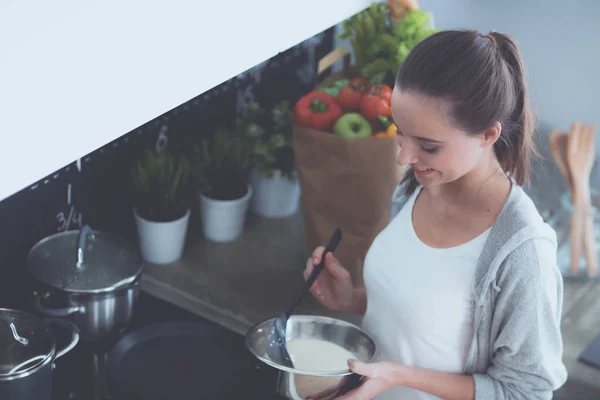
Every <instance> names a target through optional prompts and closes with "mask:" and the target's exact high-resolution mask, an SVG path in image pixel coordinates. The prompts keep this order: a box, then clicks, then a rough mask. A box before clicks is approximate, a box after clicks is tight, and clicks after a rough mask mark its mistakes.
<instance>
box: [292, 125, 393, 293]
mask: <svg viewBox="0 0 600 400" xmlns="http://www.w3.org/2000/svg"><path fill="white" fill-rule="evenodd" d="M293 144H294V152H295V158H296V167H297V170H298V179H299V182H300V186H301V192H302V197H301V205H302V210H303V213H304V224H305V234H306V243H307V246H308V248H307V251H308V254H309V255H310V254H312V252H313V250H314V249H315V248H316V247H317V246H324V245H325V244H326V243H327V241H328V240H329V238H330V237H331V235H332V233H333V231H334V230H335V228H338V227H339V228H340V229H341V230H342V241H341V242H340V244H339V246H338V248H337V250H336V251H335V256H336V257H337V258H338V259H339V260H340V262H341V263H342V265H343V266H344V267H345V268H346V269H348V270H349V271H350V273H351V275H352V278H353V280H354V282H355V283H356V284H359V285H362V283H363V281H362V268H363V262H364V258H365V255H366V253H367V250H368V249H369V247H370V245H371V243H372V242H373V240H374V238H375V236H376V235H377V234H378V233H379V232H380V231H381V230H382V229H383V228H384V227H385V225H386V224H387V222H388V219H389V216H390V204H391V198H392V193H393V191H394V189H395V187H396V186H397V185H398V183H399V182H400V179H401V174H402V168H401V167H399V166H398V165H397V164H396V155H397V151H398V145H397V143H396V138H394V137H367V138H343V137H340V136H337V135H334V134H333V133H330V132H323V131H319V130H314V129H310V128H306V127H302V126H299V125H294V128H293Z"/></svg>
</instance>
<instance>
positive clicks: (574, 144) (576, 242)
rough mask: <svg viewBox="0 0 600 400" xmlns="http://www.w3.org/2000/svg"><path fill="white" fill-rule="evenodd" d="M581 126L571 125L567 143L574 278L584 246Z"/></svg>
mask: <svg viewBox="0 0 600 400" xmlns="http://www.w3.org/2000/svg"><path fill="white" fill-rule="evenodd" d="M580 125H581V124H579V123H577V122H575V123H573V124H571V130H570V131H569V137H568V141H567V161H568V163H569V170H570V171H571V179H572V181H571V182H572V204H573V207H574V211H573V214H572V215H571V273H572V274H573V275H574V276H577V275H579V260H580V259H581V246H582V230H581V228H582V226H581V218H580V215H579V212H578V211H579V210H580V209H581V208H582V206H583V204H581V200H580V198H581V194H580V187H581V177H580V176H581V173H582V172H583V169H584V167H585V164H584V163H582V161H581V160H583V158H582V154H581V150H580V129H581V128H580Z"/></svg>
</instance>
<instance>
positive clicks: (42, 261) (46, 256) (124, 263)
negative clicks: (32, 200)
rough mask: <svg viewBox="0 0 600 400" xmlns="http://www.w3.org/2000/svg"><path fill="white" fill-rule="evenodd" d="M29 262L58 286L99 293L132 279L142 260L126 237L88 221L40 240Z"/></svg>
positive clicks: (33, 269)
mask: <svg viewBox="0 0 600 400" xmlns="http://www.w3.org/2000/svg"><path fill="white" fill-rule="evenodd" d="M27 266H28V268H29V270H30V271H31V273H32V275H33V276H34V277H35V278H36V279H38V280H40V281H41V282H43V283H45V284H47V285H49V286H52V287H54V288H56V289H60V290H64V291H68V292H78V293H82V292H83V293H98V292H107V291H112V290H114V289H116V288H118V287H120V286H123V285H127V284H129V283H131V282H133V281H134V280H135V279H136V278H137V276H138V275H139V274H140V273H141V271H142V268H143V261H142V258H141V257H140V255H139V253H138V251H137V249H136V248H135V247H134V246H132V245H131V244H130V243H129V242H127V241H126V240H124V239H122V238H120V237H118V236H115V235H112V234H109V233H105V232H99V231H94V230H92V229H91V228H90V227H89V226H87V225H85V226H84V227H83V228H81V230H70V231H65V232H61V233H56V234H54V235H52V236H49V237H47V238H44V239H42V240H41V241H39V242H38V243H37V244H36V245H35V246H34V247H33V248H32V249H31V250H30V252H29V255H28V257H27Z"/></svg>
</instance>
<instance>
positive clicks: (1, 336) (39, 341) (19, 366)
mask: <svg viewBox="0 0 600 400" xmlns="http://www.w3.org/2000/svg"><path fill="white" fill-rule="evenodd" d="M53 328H59V329H61V330H63V329H64V330H67V331H68V332H70V334H71V339H70V341H69V343H68V344H67V345H66V346H65V347H64V348H61V349H57V346H56V337H55V334H54V330H53ZM78 341H79V330H78V329H77V326H76V325H75V324H73V323H72V322H69V321H64V320H60V319H53V318H45V319H42V318H38V317H35V316H33V315H30V314H27V313H25V312H22V311H18V310H11V309H6V308H0V399H7V400H31V399H36V400H51V399H52V369H53V368H54V365H53V364H54V360H56V359H57V358H59V357H61V356H63V355H65V354H66V353H68V352H69V351H71V350H72V349H73V348H74V347H75V346H76V345H77V343H78Z"/></svg>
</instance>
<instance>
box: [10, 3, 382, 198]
mask: <svg viewBox="0 0 600 400" xmlns="http://www.w3.org/2000/svg"><path fill="white" fill-rule="evenodd" d="M369 4H370V1H369V0H327V1H325V2H324V1H320V0H303V1H301V2H289V1H282V0H253V1H242V0H237V1H222V2H218V1H210V2H208V1H203V0H200V1H198V0H170V1H151V0H150V1H149V0H128V1H118V0H104V1H99V2H89V1H75V0H56V1H45V0H2V1H0V140H1V141H2V142H0V143H1V144H2V145H1V146H0V171H2V173H1V178H0V200H2V199H4V198H5V197H7V196H9V195H11V194H13V193H15V192H16V191H18V190H20V189H22V188H24V187H26V186H28V185H31V184H33V183H34V182H36V181H37V180H39V179H41V178H43V177H44V176H46V175H48V174H50V173H52V172H54V171H56V170H58V169H60V168H62V167H64V166H66V165H68V164H70V163H72V162H74V161H75V160H77V159H78V158H81V157H83V156H85V155H86V154H87V153H89V152H92V151H94V150H96V149H97V148H99V147H102V146H103V145H105V144H106V143H108V142H110V141H112V140H114V139H116V138H118V137H120V136H121V135H124V134H125V133H127V132H129V131H131V130H133V129H135V128H137V127H138V126H141V125H143V124H144V123H146V122H148V121H149V120H151V119H153V118H156V117H157V116H160V115H161V114H163V113H165V112H167V111H169V110H170V109H172V108H174V107H176V106H178V105H180V104H182V103H184V102H186V101H188V100H189V99H191V98H193V97H195V96H197V95H199V94H201V93H203V92H205V91H206V90H208V89H210V88H212V87H214V86H216V85H218V84H220V83H222V82H224V81H226V80H228V79H230V78H232V77H234V76H236V75H237V74H238V73H241V72H243V71H245V70H247V69H249V68H252V67H253V66H255V65H257V64H260V63H262V62H263V61H265V60H267V59H269V58H271V57H272V56H275V55H276V54H277V53H278V52H281V51H284V50H286V49H288V48H290V47H292V46H294V45H296V44H298V43H300V42H302V41H304V40H305V39H307V38H309V37H311V36H313V35H315V34H317V33H319V32H322V31H324V30H326V29H328V28H329V27H331V26H334V25H336V24H337V23H339V22H340V21H342V20H344V19H345V18H347V17H349V16H350V15H352V14H354V13H356V12H358V11H360V10H362V9H364V8H365V7H367V6H368V5H369ZM6 171H10V173H7V172H6Z"/></svg>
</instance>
